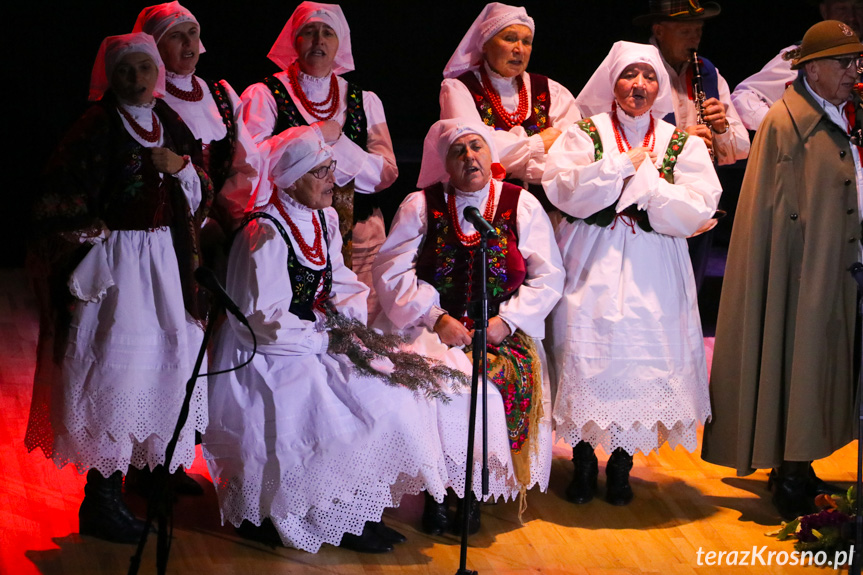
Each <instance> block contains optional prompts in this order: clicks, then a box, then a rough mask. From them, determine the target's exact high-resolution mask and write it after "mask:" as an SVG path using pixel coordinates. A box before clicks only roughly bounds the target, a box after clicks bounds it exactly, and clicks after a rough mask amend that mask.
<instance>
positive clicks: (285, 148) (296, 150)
mask: <svg viewBox="0 0 863 575" xmlns="http://www.w3.org/2000/svg"><path fill="white" fill-rule="evenodd" d="M267 143H268V145H269V152H270V153H269V157H270V169H269V176H270V178H269V181H271V182H272V183H273V184H275V186H276V187H277V188H280V189H282V190H284V189H285V188H289V187H291V184H293V183H294V182H296V181H297V180H299V179H300V178H301V177H303V174H305V173H306V172H308V171H309V170H311V169H312V168H314V167H315V166H317V165H318V164H320V163H321V162H323V161H324V160H326V159H328V158H332V157H333V149H332V148H331V147H330V146H328V145H327V144H326V142H324V140H323V139H322V138H321V136H320V135H319V133H318V131H316V130H315V129H314V128H312V127H310V126H298V127H296V128H288V129H287V130H285V131H284V132H282V133H280V134H278V135H276V136H273V137H272V138H270V139H269V140H267ZM272 193H273V190H272V188H271V187H270V186H269V185H261V186H259V187H258V192H257V197H256V198H255V207H261V206H263V205H265V204H267V202H269V201H270V196H271V195H272Z"/></svg>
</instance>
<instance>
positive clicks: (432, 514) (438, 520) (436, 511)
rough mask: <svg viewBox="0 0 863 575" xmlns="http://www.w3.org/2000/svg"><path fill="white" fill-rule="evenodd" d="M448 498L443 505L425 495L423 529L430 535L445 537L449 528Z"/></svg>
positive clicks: (427, 494)
mask: <svg viewBox="0 0 863 575" xmlns="http://www.w3.org/2000/svg"><path fill="white" fill-rule="evenodd" d="M447 510H448V509H447V504H446V497H444V500H443V502H442V503H438V502H437V501H435V499H434V497H432V496H431V495H429V493H428V492H426V493H425V507H424V508H423V520H422V529H423V532H424V533H428V534H429V535H443V534H444V533H446V530H447V527H449V519H448V518H447Z"/></svg>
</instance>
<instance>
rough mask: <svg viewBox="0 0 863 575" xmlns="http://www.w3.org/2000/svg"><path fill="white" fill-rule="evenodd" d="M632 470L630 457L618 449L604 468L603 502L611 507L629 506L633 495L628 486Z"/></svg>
mask: <svg viewBox="0 0 863 575" xmlns="http://www.w3.org/2000/svg"><path fill="white" fill-rule="evenodd" d="M631 469H632V456H631V455H630V454H628V453H627V452H626V451H624V450H623V449H621V448H620V447H618V448H617V449H615V450H614V451H613V452H612V453H611V457H609V458H608V464H606V466H605V475H606V492H605V500H606V501H608V502H609V503H611V504H612V505H618V506H620V505H629V503H630V502H631V501H632V499H633V497H635V494H634V493H633V492H632V487H630V485H629V472H630V470H631Z"/></svg>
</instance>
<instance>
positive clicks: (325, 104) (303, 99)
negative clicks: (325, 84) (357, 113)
mask: <svg viewBox="0 0 863 575" xmlns="http://www.w3.org/2000/svg"><path fill="white" fill-rule="evenodd" d="M299 69H300V67H299V64H297V63H296V62H294V63H293V64H291V65H290V66H289V67H288V80H289V81H290V83H291V89H292V90H293V91H294V94H296V95H297V97H298V98H299V99H300V104H302V105H303V108H305V109H306V112H308V113H309V114H311V115H312V116H314V117H315V118H317V119H318V120H330V119H332V117H333V116H335V115H336V110H337V109H338V107H339V82H338V80H337V79H336V75H335V74H333V73H332V72H331V73H330V92H329V94H327V97H326V98H325V99H323V100H321V101H320V102H313V101H311V100H309V98H308V96H306V93H305V91H303V87H302V85H300V78H299Z"/></svg>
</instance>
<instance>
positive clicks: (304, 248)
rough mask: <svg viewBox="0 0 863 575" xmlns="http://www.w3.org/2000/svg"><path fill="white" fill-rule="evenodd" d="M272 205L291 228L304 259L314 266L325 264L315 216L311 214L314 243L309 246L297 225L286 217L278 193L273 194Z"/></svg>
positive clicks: (320, 234) (320, 236)
mask: <svg viewBox="0 0 863 575" xmlns="http://www.w3.org/2000/svg"><path fill="white" fill-rule="evenodd" d="M273 204H275V206H276V209H277V210H279V213H280V214H281V215H282V217H283V218H284V219H285V222H286V223H287V224H288V227H289V228H291V235H292V236H294V239H295V240H297V244H298V245H299V246H300V251H301V252H303V255H304V256H306V259H307V260H309V262H310V263H312V264H314V265H316V266H322V265H324V264H325V263H327V257H326V254H325V253H324V246H323V241H322V236H323V233H321V224H320V222H319V221H318V216H317V214H315V213H312V224H313V225H314V226H315V242H314V244H313V245H311V246H310V245H309V244H307V243H306V240H304V239H303V236H302V234H301V233H300V229H299V228H298V227H297V224H295V223H294V220H292V219H291V216H289V215H288V212H287V211H286V210H285V206H284V205H282V200H280V199H279V194H278V193H275V194H273Z"/></svg>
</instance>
